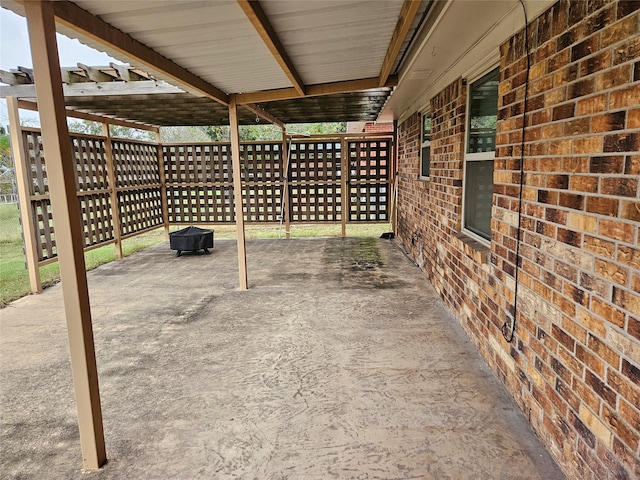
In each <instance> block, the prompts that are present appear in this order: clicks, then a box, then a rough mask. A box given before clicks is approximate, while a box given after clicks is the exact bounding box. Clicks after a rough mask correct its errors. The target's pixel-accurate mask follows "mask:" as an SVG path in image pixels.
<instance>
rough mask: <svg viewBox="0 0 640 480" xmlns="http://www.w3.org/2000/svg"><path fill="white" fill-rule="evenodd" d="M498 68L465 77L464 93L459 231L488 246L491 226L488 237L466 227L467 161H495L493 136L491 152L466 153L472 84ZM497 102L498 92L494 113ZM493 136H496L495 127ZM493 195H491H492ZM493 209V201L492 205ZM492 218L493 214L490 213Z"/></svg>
mask: <svg viewBox="0 0 640 480" xmlns="http://www.w3.org/2000/svg"><path fill="white" fill-rule="evenodd" d="M496 69H497V70H498V73H499V69H500V65H499V64H492V66H491V67H489V68H486V69H483V70H482V71H480V72H479V73H477V74H476V75H474V76H473V77H470V78H468V79H467V94H466V97H467V98H466V114H465V116H466V118H465V135H464V158H463V171H462V217H461V231H462V233H464V234H465V235H468V236H469V237H471V238H472V239H474V240H476V241H478V242H480V243H482V244H483V245H486V246H490V244H491V233H492V230H491V227H490V228H489V238H488V239H487V238H485V237H483V236H482V235H479V234H477V233H476V232H474V231H472V230H470V229H468V228H467V227H466V222H465V218H466V214H467V171H468V169H467V162H478V161H493V162H495V156H496V150H495V137H494V143H493V150H492V151H491V152H474V153H468V150H469V135H470V133H471V128H470V126H471V90H472V88H471V87H472V85H473V84H474V83H475V82H477V81H478V80H480V79H481V78H482V77H484V76H485V75H487V74H489V73H491V72H493V71H494V70H496ZM498 102H499V93H498V98H496V113H497V111H498ZM495 136H497V129H496V133H495ZM494 173H495V163H494ZM492 197H493V195H492ZM491 209H492V210H493V201H492V207H491ZM491 218H493V215H491Z"/></svg>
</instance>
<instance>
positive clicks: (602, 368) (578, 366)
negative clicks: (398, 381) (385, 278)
mask: <svg viewBox="0 0 640 480" xmlns="http://www.w3.org/2000/svg"><path fill="white" fill-rule="evenodd" d="M529 43H530V49H531V52H532V53H531V55H530V58H531V70H530V86H529V98H528V101H527V113H526V121H527V128H526V134H525V142H524V157H525V159H524V171H525V174H524V189H523V203H522V230H521V237H520V238H521V244H520V257H521V258H520V269H519V271H518V309H517V314H516V320H517V326H516V332H515V338H514V340H513V342H512V343H507V342H506V341H505V340H504V338H503V336H502V334H501V332H500V328H501V326H502V324H503V323H504V322H505V320H506V319H507V318H508V312H513V304H514V296H515V295H514V292H515V278H514V277H515V272H516V267H515V265H516V242H517V235H518V229H517V226H518V210H519V201H518V196H519V189H520V187H519V182H520V155H521V140H522V137H521V134H522V122H523V111H524V91H525V78H526V57H525V50H524V34H523V32H520V33H519V34H517V35H515V36H514V37H513V38H511V39H508V41H507V42H506V43H505V44H504V45H503V46H502V47H501V49H500V53H501V55H500V79H501V81H500V85H499V122H498V134H497V137H496V159H495V165H494V168H495V172H494V197H493V206H494V208H493V220H492V239H491V244H490V246H485V245H483V244H480V243H477V242H475V241H473V240H472V239H471V238H469V237H466V236H465V235H464V234H461V233H460V230H461V223H462V221H461V212H462V185H463V183H462V179H463V161H464V128H465V103H466V84H465V82H464V81H463V79H459V80H458V81H456V82H454V83H452V84H451V85H449V86H448V87H447V88H446V89H445V90H443V91H442V92H440V93H438V94H437V95H435V96H434V97H433V98H432V99H431V111H432V116H433V126H432V143H431V178H430V182H426V181H423V180H419V178H418V177H419V171H418V169H419V155H420V143H419V142H420V137H419V136H420V117H419V114H414V115H412V116H411V117H409V118H408V119H406V120H405V121H404V122H403V123H402V124H401V125H400V126H399V131H398V137H399V145H398V154H399V158H398V162H399V163H398V165H399V171H398V182H399V192H398V231H397V234H398V237H399V239H400V241H402V243H403V245H404V246H405V248H406V249H407V251H408V252H409V253H410V254H411V255H412V256H413V258H414V259H415V260H416V262H417V263H418V264H419V265H420V266H421V267H422V268H423V269H424V271H425V272H426V274H427V275H428V276H429V278H430V280H431V282H432V283H433V284H434V286H435V287H436V289H437V290H438V291H439V292H440V294H441V295H442V297H443V298H444V300H445V301H446V303H447V304H448V305H449V307H450V308H451V310H452V311H453V312H454V314H455V315H456V317H457V318H458V320H459V321H460V323H461V324H462V325H463V327H464V328H465V330H466V331H467V333H468V335H469V337H470V338H471V340H472V341H473V342H474V343H475V344H476V345H477V346H478V348H479V350H480V351H481V353H482V355H483V356H484V357H485V359H486V360H487V362H488V363H489V364H490V365H491V367H492V368H493V370H494V372H495V373H496V374H497V375H498V376H499V378H500V379H501V380H502V381H503V382H504V384H505V386H506V387H507V389H508V390H509V391H510V392H511V394H512V395H513V397H514V398H515V400H516V402H517V403H518V405H519V406H520V408H521V409H522V410H523V413H524V414H525V415H526V416H527V417H528V418H529V419H530V422H531V424H532V426H533V428H535V429H536V431H537V432H538V433H539V435H540V437H541V438H542V440H543V441H544V442H545V443H546V445H547V447H548V449H549V450H550V452H551V453H552V455H554V457H555V458H556V459H557V461H558V463H559V464H560V465H561V467H562V468H563V470H564V471H565V472H566V473H567V475H568V476H569V477H570V478H574V479H593V480H595V479H624V478H638V477H640V454H639V452H640V440H639V435H640V386H639V385H640V247H639V246H638V242H639V231H638V230H639V225H640V186H639V184H640V153H639V151H640V2H627V1H624V2H622V1H620V2H618V1H588V2H587V1H572V2H568V1H560V2H558V3H557V4H555V5H554V6H553V7H551V8H550V9H549V10H548V11H547V12H546V13H544V14H543V15H541V16H540V17H539V18H538V19H536V20H534V21H533V22H531V23H530V32H529ZM487 67H490V65H487Z"/></svg>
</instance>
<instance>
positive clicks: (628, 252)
mask: <svg viewBox="0 0 640 480" xmlns="http://www.w3.org/2000/svg"><path fill="white" fill-rule="evenodd" d="M616 260H617V261H618V262H620V263H624V264H625V265H629V266H630V267H633V268H635V269H636V270H640V249H638V248H634V247H628V246H626V245H620V246H619V247H618V256H617V258H616Z"/></svg>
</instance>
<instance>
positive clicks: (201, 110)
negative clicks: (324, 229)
mask: <svg viewBox="0 0 640 480" xmlns="http://www.w3.org/2000/svg"><path fill="white" fill-rule="evenodd" d="M54 3H55V7H54V8H55V15H56V20H57V22H58V31H59V32H60V33H63V34H65V35H67V36H70V37H72V38H78V39H79V40H80V41H82V42H83V43H86V44H87V45H89V46H91V47H94V48H96V49H98V50H101V51H104V52H106V53H107V54H109V55H111V56H112V57H114V58H117V59H118V60H120V61H122V62H126V63H129V64H130V65H132V66H135V67H136V68H137V69H139V70H141V71H144V72H148V73H149V74H150V75H151V76H152V77H153V78H154V79H157V80H162V81H166V82H168V83H169V84H172V85H174V86H177V87H179V88H181V89H182V90H184V91H185V93H171V94H162V95H157V96H156V95H152V94H145V95H136V94H135V93H133V94H132V93H131V92H129V93H128V94H127V95H126V97H125V96H124V95H122V96H121V95H120V93H119V92H117V91H116V90H114V93H113V95H110V96H105V95H99V96H98V95H91V94H89V93H84V94H82V95H79V94H78V95H75V96H66V97H65V102H66V104H67V106H68V107H69V108H71V109H77V110H80V111H83V112H91V113H97V114H103V115H106V116H111V117H114V118H120V119H125V120H132V121H137V122H142V123H147V124H153V125H212V124H213V125H216V124H217V125H220V124H227V123H228V118H229V117H228V110H227V105H228V103H229V95H235V96H236V97H237V101H238V104H239V105H246V104H256V105H257V106H259V107H260V108H262V109H263V110H265V111H266V112H269V113H271V114H272V115H274V116H275V117H277V118H278V119H279V120H280V121H282V122H283V123H298V122H325V121H372V120H376V119H377V118H378V115H379V113H380V111H381V110H382V108H383V107H384V105H385V103H386V102H387V100H388V97H389V95H390V94H391V92H392V90H393V86H394V85H395V83H396V77H395V73H396V72H397V70H398V68H399V65H400V63H401V59H402V57H403V55H404V53H405V52H406V50H407V48H408V46H409V44H410V40H411V38H412V36H413V35H414V33H415V32H416V31H417V28H418V27H419V25H420V23H421V21H422V20H423V18H424V17H425V15H426V14H427V12H428V10H429V8H430V6H431V5H432V3H433V2H432V0H422V1H409V0H407V1H404V0H385V1H384V2H376V3H375V8H371V5H372V4H371V2H368V1H366V0H365V1H362V0H359V1H352V0H350V1H346V0H318V1H313V2H301V1H277V0H276V1H274V0H265V1H261V2H254V1H251V2H249V1H245V0H238V1H188V0H184V1H174V0H170V1H155V2H148V1H145V0H128V1H126V2H125V1H109V2H97V1H87V0H80V1H75V2H68V1H60V2H54ZM2 6H3V7H4V8H8V9H10V10H12V11H14V12H16V13H18V14H24V6H23V2H22V1H19V0H18V1H16V0H2ZM105 40H106V43H105ZM119 83H121V84H123V85H122V91H123V93H126V86H125V85H124V84H126V83H127V82H119ZM4 95H5V96H8V95H7V94H4ZM23 98H26V97H23ZM243 112H244V113H243ZM255 118H256V114H255V112H251V111H246V109H241V110H240V118H239V120H240V123H251V122H255Z"/></svg>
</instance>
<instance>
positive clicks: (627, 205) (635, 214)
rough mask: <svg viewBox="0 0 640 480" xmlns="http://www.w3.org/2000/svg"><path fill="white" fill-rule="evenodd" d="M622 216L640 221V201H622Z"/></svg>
mask: <svg viewBox="0 0 640 480" xmlns="http://www.w3.org/2000/svg"><path fill="white" fill-rule="evenodd" d="M620 218H622V219H624V220H631V221H634V222H640V202H636V201H633V202H621V203H620Z"/></svg>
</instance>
